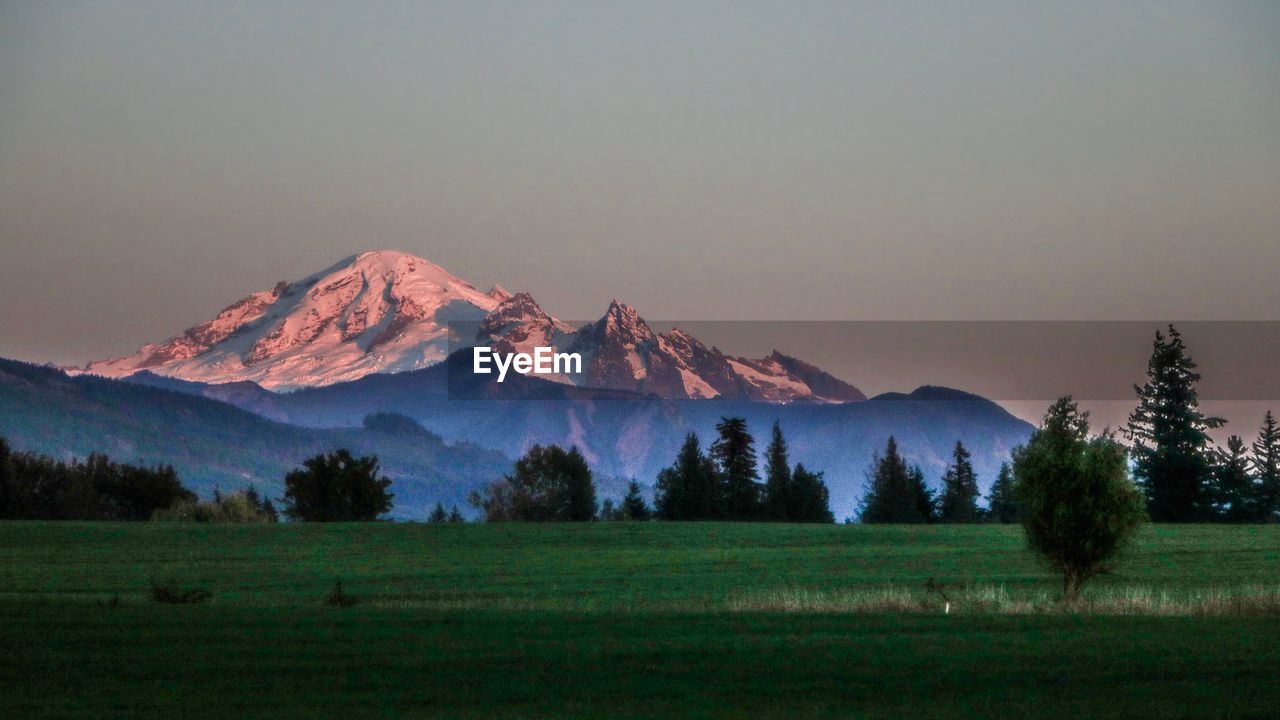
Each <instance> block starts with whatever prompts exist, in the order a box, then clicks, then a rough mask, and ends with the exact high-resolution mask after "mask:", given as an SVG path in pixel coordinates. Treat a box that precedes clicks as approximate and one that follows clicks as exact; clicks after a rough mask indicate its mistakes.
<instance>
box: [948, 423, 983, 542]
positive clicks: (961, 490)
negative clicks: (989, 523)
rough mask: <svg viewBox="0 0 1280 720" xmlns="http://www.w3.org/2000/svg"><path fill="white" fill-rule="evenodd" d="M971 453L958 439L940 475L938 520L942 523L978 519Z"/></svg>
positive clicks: (976, 478)
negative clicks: (949, 461)
mask: <svg viewBox="0 0 1280 720" xmlns="http://www.w3.org/2000/svg"><path fill="white" fill-rule="evenodd" d="M970 457H971V455H970V454H969V451H968V450H966V449H965V447H964V445H962V444H961V443H960V442H959V441H956V447H955V450H954V452H953V453H952V463H951V465H949V466H948V467H947V471H946V473H944V474H943V476H942V498H941V501H940V502H939V508H938V510H939V520H940V521H942V522H944V523H972V522H977V521H978V520H979V519H980V517H981V516H980V514H979V512H978V477H977V475H975V474H974V472H973V463H971V462H970V461H969V458H970Z"/></svg>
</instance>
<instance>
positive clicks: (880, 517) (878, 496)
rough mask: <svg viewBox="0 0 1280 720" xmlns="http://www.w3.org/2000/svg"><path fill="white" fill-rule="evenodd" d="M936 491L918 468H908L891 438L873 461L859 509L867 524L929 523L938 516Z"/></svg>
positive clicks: (895, 442) (896, 442)
mask: <svg viewBox="0 0 1280 720" xmlns="http://www.w3.org/2000/svg"><path fill="white" fill-rule="evenodd" d="M935 513H936V511H935V505H934V499H933V493H932V492H931V491H930V490H929V488H928V486H926V485H925V482H924V473H922V472H921V471H920V468H918V467H910V468H909V467H907V461H906V460H904V459H903V457H902V455H901V454H899V452H898V441H897V440H895V439H894V438H892V437H890V438H889V442H888V443H886V445H885V449H884V455H877V456H876V458H875V459H874V460H872V462H871V471H870V477H869V479H868V487H867V493H866V495H864V496H863V498H862V502H861V504H860V507H859V511H858V520H859V522H864V523H927V522H933V520H934V519H935Z"/></svg>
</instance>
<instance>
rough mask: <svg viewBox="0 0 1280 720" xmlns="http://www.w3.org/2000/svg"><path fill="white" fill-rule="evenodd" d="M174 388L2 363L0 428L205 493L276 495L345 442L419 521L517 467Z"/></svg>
mask: <svg viewBox="0 0 1280 720" xmlns="http://www.w3.org/2000/svg"><path fill="white" fill-rule="evenodd" d="M175 390H176V391H174V390H166V389H160V388H156V387H147V386H143V385H139V384H135V383H125V382H119V381H114V380H108V379H104V378H98V377H68V376H66V375H64V374H63V373H61V372H59V371H57V370H54V369H51V368H44V367H37V366H34V365H28V364H25V363H19V362H14V361H9V360H0V435H3V436H4V437H6V438H7V439H8V440H9V442H10V444H11V445H12V446H13V447H14V448H15V449H17V450H23V451H33V452H39V453H44V454H48V455H53V456H55V457H59V458H64V459H67V458H71V457H84V456H86V455H88V454H89V453H91V452H105V453H107V454H109V455H110V456H111V457H113V458H115V459H117V460H120V461H125V462H138V463H142V464H157V463H165V464H171V465H173V466H174V467H175V468H176V469H177V470H178V472H179V474H180V475H181V477H182V480H183V482H184V483H185V484H187V485H188V486H189V487H191V488H192V489H194V490H196V491H197V492H199V493H201V494H202V495H205V496H208V494H209V493H210V492H211V491H212V489H213V488H214V487H220V488H221V489H222V490H224V491H226V490H233V489H236V488H240V487H243V486H245V485H248V484H250V483H253V484H254V485H256V486H257V487H258V488H259V489H261V490H263V491H264V492H266V493H267V494H268V495H269V496H271V497H279V496H280V495H281V494H282V493H283V491H284V488H283V485H282V483H283V479H284V475H285V473H287V472H288V471H290V470H292V469H294V468H296V467H299V466H300V465H301V462H302V460H304V459H305V458H307V457H310V456H312V455H315V454H317V453H321V452H329V451H332V450H334V449H337V448H340V447H345V448H348V449H350V450H351V451H352V452H354V453H356V454H373V455H377V456H378V457H379V459H380V460H381V465H382V470H383V472H384V473H385V474H386V475H387V476H388V477H390V478H392V480H393V484H392V488H391V489H392V491H393V492H394V493H395V494H396V497H395V509H394V511H393V513H392V515H393V517H401V518H416V519H421V518H422V517H424V516H425V515H426V513H427V512H428V511H429V510H430V507H431V506H432V505H433V504H434V503H435V502H436V501H441V502H444V503H445V504H446V505H449V504H454V503H456V504H458V505H459V507H461V508H464V509H466V496H467V493H468V492H470V491H471V490H474V489H477V488H479V487H480V486H481V485H483V484H484V483H485V482H488V481H489V480H492V479H494V478H496V477H498V476H499V475H500V474H502V473H504V472H507V471H508V470H509V469H510V461H509V460H508V459H507V458H506V457H504V456H503V455H501V454H500V453H497V452H494V451H490V450H482V449H480V448H478V447H475V446H473V445H466V444H461V445H447V444H446V443H445V442H444V441H443V440H441V438H440V437H439V436H438V435H434V434H432V433H429V432H427V431H426V430H421V431H420V432H418V433H414V434H406V433H403V432H398V433H392V432H386V431H378V430H375V429H368V428H364V427H362V425H363V418H361V419H360V420H357V421H356V422H354V423H350V424H351V425H353V427H349V428H340V429H315V428H302V427H295V426H291V425H285V424H282V423H278V422H273V421H270V420H266V419H264V418H261V417H258V416H257V415H254V414H252V413H250V412H247V411H245V410H241V409H239V408H236V407H232V406H231V405H228V404H226V403H223V402H218V401H215V400H211V399H208V398H205V397H199V396H196V395H197V394H198V393H200V392H202V388H201V386H199V385H198V384H195V383H185V384H180V385H178V386H177V387H176V388H175ZM263 392H265V391H263ZM247 397H248V396H243V397H242V398H241V399H244V398H247Z"/></svg>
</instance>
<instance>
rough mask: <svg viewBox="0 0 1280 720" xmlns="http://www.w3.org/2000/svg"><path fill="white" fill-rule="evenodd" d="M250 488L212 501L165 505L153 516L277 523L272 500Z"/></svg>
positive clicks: (195, 520)
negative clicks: (262, 497) (261, 496)
mask: <svg viewBox="0 0 1280 720" xmlns="http://www.w3.org/2000/svg"><path fill="white" fill-rule="evenodd" d="M256 498H258V495H257V493H255V492H252V491H251V490H238V491H236V492H234V493H231V494H230V495H224V496H218V497H215V498H214V499H213V500H209V501H201V502H194V501H186V502H181V503H178V504H177V505H174V506H173V507H169V508H163V509H160V510H157V511H155V512H154V513H152V515H151V519H152V520H157V521H166V522H209V523H270V522H275V521H276V518H275V517H274V511H273V510H272V509H271V508H270V507H269V503H270V502H271V501H270V500H262V499H256Z"/></svg>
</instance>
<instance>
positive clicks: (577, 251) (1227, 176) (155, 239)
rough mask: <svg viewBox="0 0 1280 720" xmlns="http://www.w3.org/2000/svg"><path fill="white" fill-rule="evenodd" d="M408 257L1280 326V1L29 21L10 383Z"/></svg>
mask: <svg viewBox="0 0 1280 720" xmlns="http://www.w3.org/2000/svg"><path fill="white" fill-rule="evenodd" d="M378 248H394V249H399V250H404V251H407V252H412V253H414V254H417V255H421V256H423V257H425V258H427V259H429V260H431V261H433V262H435V263H437V264H439V265H441V266H443V267H445V268H447V269H448V270H450V271H451V272H453V273H454V274H456V275H458V276H460V277H463V278H465V279H467V280H470V281H472V282H473V283H474V284H475V285H477V286H478V287H480V288H481V289H487V287H488V286H489V285H491V284H492V283H494V282H499V283H501V284H502V285H503V286H505V287H507V288H508V289H510V290H528V291H530V292H532V293H533V295H534V297H535V298H537V300H538V301H539V303H540V304H542V305H543V307H545V308H546V309H548V311H550V312H552V313H553V314H556V315H558V316H560V317H564V318H578V319H589V318H593V317H598V316H599V315H600V314H601V313H602V312H603V311H604V309H605V307H606V306H607V304H608V302H609V300H610V299H611V298H614V297H618V298H621V299H623V300H625V301H627V302H629V303H631V304H632V305H634V306H636V307H637V308H638V309H639V310H640V312H641V313H642V314H644V315H645V316H647V317H657V318H667V319H672V320H681V319H686V320H1151V319H1177V320H1280V302H1278V301H1280V283H1278V280H1277V275H1278V272H1280V3H1276V2H1273V1H1272V0H1261V1H1258V2H1194V3H1192V2H1180V1H1178V0H1159V1H1158V2H1145V1H1142V0H1135V1H1133V2H1124V3H1114V2H1072V3H1060V2H1043V3H1036V2H1026V1H1024V0H1020V1H1017V2H946V3H943V2H935V3H915V2H905V1H904V2H874V3H866V2H851V1H848V2H846V1H841V2H788V3H777V2H769V3H752V2H696V1H693V0H680V1H679V2H658V1H654V2H643V3H640V2H637V3H625V4H624V3H587V2H552V1H547V0H540V1H539V2H533V3H529V2H521V3H517V2H512V3H489V2H481V1H478V0H468V1H467V2H449V3H428V2H420V3H391V2H360V3H357V2H349V3H325V2H231V1H223V2H205V3H191V2H181V1H177V0H169V1H166V2H123V1H122V2H112V3H106V2H101V3H82V2H74V1H67V2H43V1H37V2H13V1H12V0H0V356H4V357H13V358H21V359H27V360H35V361H54V362H60V363H70V362H75V363H83V362H85V361H87V360H90V359H96V358H102V357H109V356H116V355H121V354H127V353H129V352H131V351H132V350H134V349H135V348H136V347H137V346H139V345H140V344H142V343H143V342H147V341H159V340H163V339H165V338H167V337H170V336H172V335H174V334H176V333H178V332H180V331H181V330H182V329H183V328H186V327H188V326H190V325H192V324H195V323H197V322H200V321H203V320H206V319H208V318H210V317H212V316H213V315H214V314H215V313H216V312H217V311H218V310H219V309H221V308H222V307H224V306H226V305H227V304H229V303H231V302H233V301H235V300H236V299H239V298H240V297H243V296H245V295H247V294H248V293H250V292H253V291H257V290H262V289H267V288H270V287H272V286H273V285H274V284H275V282H276V281H278V280H282V279H283V280H296V279H299V278H302V277H304V276H306V275H309V274H311V273H313V272H315V271H318V270H320V269H322V268H325V267H328V266H329V265H331V264H333V263H334V262H336V261H337V260H339V259H340V258H342V257H345V256H347V255H351V254H355V253H357V252H360V251H363V250H368V249H378Z"/></svg>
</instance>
